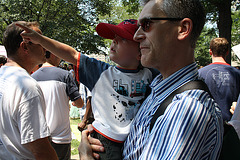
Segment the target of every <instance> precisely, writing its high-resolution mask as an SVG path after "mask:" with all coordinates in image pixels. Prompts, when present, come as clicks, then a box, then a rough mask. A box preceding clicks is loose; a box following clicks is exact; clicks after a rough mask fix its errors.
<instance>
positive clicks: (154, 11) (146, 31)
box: [79, 0, 223, 160]
mask: <svg viewBox="0 0 240 160" xmlns="http://www.w3.org/2000/svg"><path fill="white" fill-rule="evenodd" d="M142 2H143V4H144V7H143V9H142V11H141V13H140V16H139V19H138V25H139V28H138V30H137V31H136V33H135V36H134V40H135V41H137V42H139V43H140V50H141V63H142V65H143V66H145V67H151V68H156V69H157V70H158V71H159V72H160V73H161V74H159V75H158V76H157V77H156V78H155V79H154V80H153V81H152V83H151V85H150V86H151V89H152V90H151V94H150V95H149V96H148V97H147V99H146V100H145V101H144V102H143V105H142V106H141V107H140V109H139V111H138V113H137V115H136V117H135V119H134V121H133V122H132V126H131V128H130V133H129V135H128V137H127V139H126V141H125V143H124V147H123V159H125V160H131V159H138V160H146V159H147V160H156V159H159V160H163V159H218V157H219V154H220V151H221V145H222V140H223V121H222V116H221V111H220V109H219V107H218V105H217V104H216V102H215V101H214V100H213V99H212V98H211V97H210V95H209V93H208V92H206V91H204V90H199V89H193V90H186V91H183V92H181V93H180V94H176V95H175V96H174V97H173V99H172V100H171V101H170V103H169V104H168V105H167V108H166V109H165V111H164V112H163V114H162V115H161V116H159V117H157V119H156V121H155V123H153V127H152V129H150V124H151V120H152V118H153V116H154V114H155V112H156V111H157V109H158V108H159V106H160V105H161V103H162V102H163V101H164V100H165V99H166V98H167V97H168V95H170V94H171V93H173V92H174V91H175V90H177V89H178V88H179V87H181V86H182V85H184V84H187V83H188V82H192V81H194V80H198V70H197V64H196V63H195V62H194V49H195V46H196V42H197V39H198V37H199V35H200V33H201V31H202V28H203V26H204V23H205V14H204V9H203V7H202V5H201V3H200V1H198V0H144V1H142ZM89 130H90V129H89ZM89 130H86V131H83V132H82V141H81V144H80V146H79V154H80V156H81V157H82V159H93V157H95V158H98V155H97V153H96V151H98V152H99V151H101V150H104V149H106V148H104V147H103V146H101V143H100V142H99V141H97V140H96V139H93V138H92V137H88V134H89Z"/></svg>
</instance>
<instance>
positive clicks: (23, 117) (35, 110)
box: [17, 96, 50, 144]
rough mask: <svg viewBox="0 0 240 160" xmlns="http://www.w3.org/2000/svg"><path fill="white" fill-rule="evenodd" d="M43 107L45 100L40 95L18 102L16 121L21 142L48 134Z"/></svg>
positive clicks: (24, 142)
mask: <svg viewBox="0 0 240 160" xmlns="http://www.w3.org/2000/svg"><path fill="white" fill-rule="evenodd" d="M43 108H45V102H44V99H43V97H41V96H35V97H33V98H31V99H29V100H27V101H25V102H23V103H22V104H20V106H19V112H18V116H17V123H18V127H19V130H20V135H21V144H26V143H30V142H33V141H35V140H37V139H40V138H45V137H48V136H50V132H49V129H48V126H47V123H46V119H45V111H44V110H43Z"/></svg>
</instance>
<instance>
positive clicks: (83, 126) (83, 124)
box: [78, 121, 87, 132]
mask: <svg viewBox="0 0 240 160" xmlns="http://www.w3.org/2000/svg"><path fill="white" fill-rule="evenodd" d="M86 125H87V122H84V121H82V122H81V123H78V130H79V131H80V132H82V131H83V130H84V129H85V127H86Z"/></svg>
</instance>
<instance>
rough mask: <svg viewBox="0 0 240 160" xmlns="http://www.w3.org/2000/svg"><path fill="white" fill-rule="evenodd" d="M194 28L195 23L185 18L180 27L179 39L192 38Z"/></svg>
mask: <svg viewBox="0 0 240 160" xmlns="http://www.w3.org/2000/svg"><path fill="white" fill-rule="evenodd" d="M192 28H193V22H192V20H191V19H190V18H184V19H183V20H182V21H181V22H180V26H179V27H178V39H179V40H184V39H186V38H187V37H189V36H190V34H191V32H192Z"/></svg>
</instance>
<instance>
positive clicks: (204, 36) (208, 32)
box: [195, 26, 217, 66]
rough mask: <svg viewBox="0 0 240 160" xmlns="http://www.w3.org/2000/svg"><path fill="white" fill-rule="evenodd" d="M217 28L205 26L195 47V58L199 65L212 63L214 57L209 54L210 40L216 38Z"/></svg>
mask: <svg viewBox="0 0 240 160" xmlns="http://www.w3.org/2000/svg"><path fill="white" fill-rule="evenodd" d="M216 36H217V35H216V30H215V29H214V28H208V27H206V26H205V27H204V28H203V31H202V33H201V35H200V37H199V39H198V41H197V46H196V49H195V60H196V62H197V64H198V66H206V65H208V64H210V63H211V61H212V59H211V56H210V54H209V45H210V41H211V40H212V39H213V38H215V37H216Z"/></svg>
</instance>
